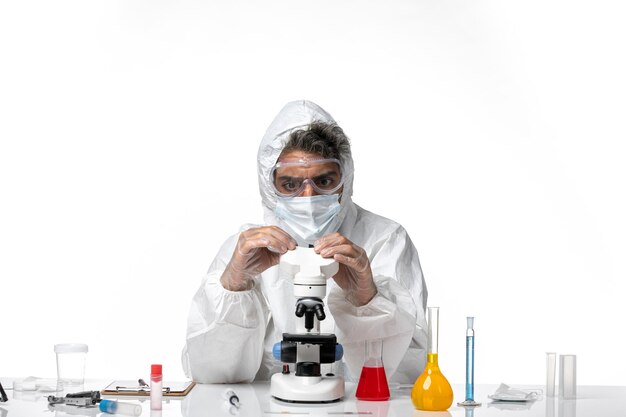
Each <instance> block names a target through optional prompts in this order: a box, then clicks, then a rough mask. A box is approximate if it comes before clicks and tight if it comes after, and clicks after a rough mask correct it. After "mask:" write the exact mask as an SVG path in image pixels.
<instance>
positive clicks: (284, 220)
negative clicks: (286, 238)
mask: <svg viewBox="0 0 626 417" xmlns="http://www.w3.org/2000/svg"><path fill="white" fill-rule="evenodd" d="M340 211H341V205H340V204H339V194H331V195H314V196H311V197H281V196H278V197H277V201H276V208H275V209H274V214H275V215H276V218H277V219H278V221H279V223H280V224H279V226H281V227H283V228H284V229H285V231H286V232H287V233H289V234H290V235H292V237H293V238H294V239H296V240H297V241H298V243H299V244H302V243H307V244H310V245H312V244H313V243H314V242H315V241H316V240H317V239H319V238H321V237H322V236H325V235H327V234H329V233H333V232H336V231H337V229H339V224H338V223H339V216H338V214H339V212H340Z"/></svg>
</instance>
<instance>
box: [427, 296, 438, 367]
mask: <svg viewBox="0 0 626 417" xmlns="http://www.w3.org/2000/svg"><path fill="white" fill-rule="evenodd" d="M428 353H429V355H428V356H429V357H430V354H431V353H435V354H436V353H439V307H428Z"/></svg>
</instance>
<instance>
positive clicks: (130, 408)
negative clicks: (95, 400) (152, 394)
mask: <svg viewBox="0 0 626 417" xmlns="http://www.w3.org/2000/svg"><path fill="white" fill-rule="evenodd" d="M99 408H100V411H102V412H103V413H109V414H124V415H126V416H138V415H140V414H141V411H142V409H141V406H140V405H139V404H133V403H123V402H119V401H112V400H102V401H100V405H99Z"/></svg>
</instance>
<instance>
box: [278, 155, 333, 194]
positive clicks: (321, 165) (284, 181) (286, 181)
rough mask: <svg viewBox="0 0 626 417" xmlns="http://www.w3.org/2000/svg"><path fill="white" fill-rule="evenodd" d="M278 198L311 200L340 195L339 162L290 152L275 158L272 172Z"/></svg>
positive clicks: (318, 156)
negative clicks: (288, 197)
mask: <svg viewBox="0 0 626 417" xmlns="http://www.w3.org/2000/svg"><path fill="white" fill-rule="evenodd" d="M273 176H274V187H275V189H276V191H277V193H278V194H279V195H282V196H290V197H310V196H315V195H319V194H339V193H341V191H342V190H343V187H342V184H343V182H342V177H341V166H340V165H339V161H337V160H333V159H323V158H322V157H321V156H320V155H318V154H315V153H309V152H304V151H290V152H287V153H285V154H282V155H281V156H280V157H279V158H278V162H277V164H276V167H275V169H274V170H273Z"/></svg>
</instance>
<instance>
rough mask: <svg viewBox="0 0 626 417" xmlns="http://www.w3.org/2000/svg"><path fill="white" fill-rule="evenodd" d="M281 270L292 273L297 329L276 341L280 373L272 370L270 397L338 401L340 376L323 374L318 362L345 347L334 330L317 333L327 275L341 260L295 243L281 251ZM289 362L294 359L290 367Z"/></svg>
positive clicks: (331, 358)
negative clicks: (291, 248)
mask: <svg viewBox="0 0 626 417" xmlns="http://www.w3.org/2000/svg"><path fill="white" fill-rule="evenodd" d="M279 268H280V271H281V273H283V274H287V275H288V276H290V277H293V293H294V295H295V297H296V299H297V301H296V306H295V315H296V317H298V319H300V320H297V325H296V333H283V340H282V342H278V343H276V344H275V345H274V350H273V354H274V357H275V358H276V359H277V360H280V361H281V362H283V371H282V373H276V374H274V375H272V379H271V385H270V394H271V395H272V397H274V398H276V399H278V400H281V401H286V402H295V403H329V402H335V401H339V400H340V399H341V398H342V397H343V396H344V393H345V382H344V379H343V377H342V376H337V375H334V374H326V375H324V376H322V374H321V366H320V365H321V364H323V363H334V362H336V361H338V360H341V358H342V357H343V347H342V346H341V345H340V344H338V343H337V336H335V335H334V334H332V333H320V321H322V320H324V319H325V318H326V314H325V313H324V303H323V301H322V299H323V298H324V297H325V296H326V280H327V279H328V278H330V277H332V276H333V275H335V274H336V273H337V271H338V270H339V265H338V264H337V262H336V261H335V260H333V259H324V258H322V257H321V256H320V255H318V254H316V253H315V251H314V250H313V248H304V247H300V246H298V247H296V249H295V250H293V251H289V252H287V253H285V254H284V255H282V256H281V259H280V265H279ZM290 364H295V372H293V371H294V369H291V367H290Z"/></svg>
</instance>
